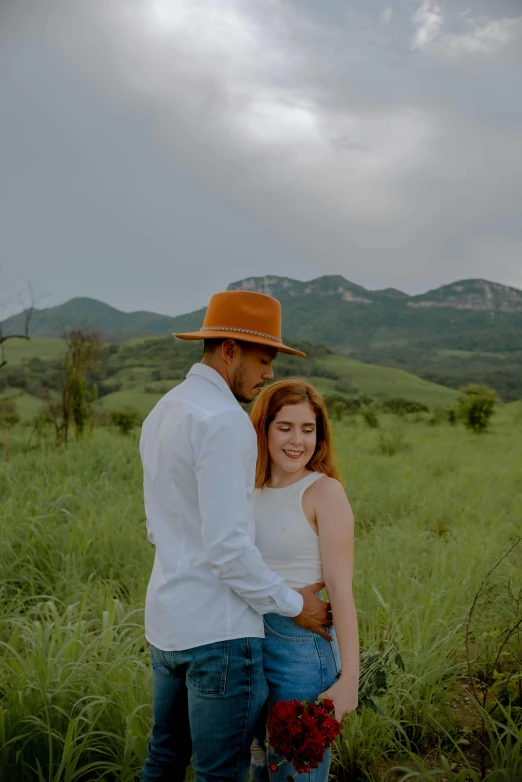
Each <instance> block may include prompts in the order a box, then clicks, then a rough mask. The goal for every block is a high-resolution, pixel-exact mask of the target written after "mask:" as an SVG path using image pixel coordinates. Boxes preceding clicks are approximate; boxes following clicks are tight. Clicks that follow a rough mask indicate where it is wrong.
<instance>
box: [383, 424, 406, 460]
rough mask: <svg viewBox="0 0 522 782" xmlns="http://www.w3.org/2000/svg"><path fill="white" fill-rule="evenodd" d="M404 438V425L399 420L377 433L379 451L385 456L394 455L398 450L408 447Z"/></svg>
mask: <svg viewBox="0 0 522 782" xmlns="http://www.w3.org/2000/svg"><path fill="white" fill-rule="evenodd" d="M405 438H406V429H405V427H404V426H403V425H402V424H401V423H400V422H396V423H395V425H393V426H389V427H388V428H387V429H385V430H383V431H381V432H380V433H379V450H380V452H381V453H384V454H386V456H394V455H395V454H396V453H398V452H399V451H403V450H404V449H405V448H407V447H408V446H407V444H406V442H405Z"/></svg>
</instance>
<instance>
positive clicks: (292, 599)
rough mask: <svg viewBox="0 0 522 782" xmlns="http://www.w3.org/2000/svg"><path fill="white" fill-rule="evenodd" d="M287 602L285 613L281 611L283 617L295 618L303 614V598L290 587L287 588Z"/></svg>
mask: <svg viewBox="0 0 522 782" xmlns="http://www.w3.org/2000/svg"><path fill="white" fill-rule="evenodd" d="M285 589H286V592H285V600H286V604H287V605H286V606H285V611H284V613H283V611H279V613H280V614H281V616H289V617H292V618H293V617H294V616H297V615H298V614H300V613H301V611H302V610H303V604H304V600H303V596H302V595H300V594H299V592H296V591H295V589H291V588H290V587H285Z"/></svg>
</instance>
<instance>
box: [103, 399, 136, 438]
mask: <svg viewBox="0 0 522 782" xmlns="http://www.w3.org/2000/svg"><path fill="white" fill-rule="evenodd" d="M109 420H110V422H111V424H112V425H113V426H115V427H116V429H117V430H118V431H119V432H120V434H125V435H127V434H129V432H131V430H132V429H134V427H135V426H139V425H140V424H141V422H142V416H141V413H140V411H139V410H138V408H137V407H133V406H132V405H128V406H127V407H120V408H118V409H117V410H111V413H110V418H109Z"/></svg>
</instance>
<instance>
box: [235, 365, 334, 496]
mask: <svg viewBox="0 0 522 782" xmlns="http://www.w3.org/2000/svg"><path fill="white" fill-rule="evenodd" d="M301 402H308V404H309V405H310V407H311V408H312V410H313V411H314V413H315V418H316V426H317V444H316V447H315V452H314V455H313V456H312V458H311V459H310V461H309V462H308V464H307V465H306V467H307V469H308V470H311V471H312V472H321V473H323V474H324V475H328V477H329V478H336V479H337V480H339V473H338V472H337V468H336V466H335V459H334V452H333V445H332V434H331V431H330V424H329V422H328V413H327V412H326V407H325V404H324V401H323V398H322V396H321V394H320V393H319V392H318V391H316V389H315V388H314V387H313V386H312V385H310V383H307V382H306V381H305V380H278V381H277V383H272V385H270V386H268V388H266V389H265V390H264V391H262V392H261V393H260V394H259V396H258V397H257V399H256V401H255V403H254V407H253V409H252V412H251V414H250V420H251V421H252V424H253V426H254V429H255V430H256V434H257V449H258V456H257V467H256V488H257V489H262V488H263V486H266V484H267V483H268V481H269V480H270V455H269V453H268V427H269V426H270V424H271V423H272V421H273V420H274V418H275V417H276V415H277V414H278V412H279V411H280V410H281V408H282V407H285V406H286V405H298V404H300V403H301Z"/></svg>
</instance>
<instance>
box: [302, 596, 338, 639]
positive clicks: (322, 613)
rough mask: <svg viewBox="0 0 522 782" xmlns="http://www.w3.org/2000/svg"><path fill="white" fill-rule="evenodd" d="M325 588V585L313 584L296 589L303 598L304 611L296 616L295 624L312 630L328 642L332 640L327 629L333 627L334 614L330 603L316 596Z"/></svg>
mask: <svg viewBox="0 0 522 782" xmlns="http://www.w3.org/2000/svg"><path fill="white" fill-rule="evenodd" d="M323 588H324V584H311V585H310V586H306V587H303V588H302V589H296V590H295V591H296V592H299V594H300V595H302V596H303V610H302V611H301V613H300V614H298V615H297V616H294V622H297V624H298V625H300V626H301V627H305V628H306V629H307V630H311V631H312V632H313V633H317V634H318V635H322V636H323V638H326V640H327V641H331V640H332V636H331V635H329V634H328V633H327V632H326V630H325V629H324V628H325V627H331V625H332V612H331V610H330V603H326V602H325V601H324V600H321V598H320V597H317V595H316V594H315V593H316V592H319V591H320V590H321V589H323Z"/></svg>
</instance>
